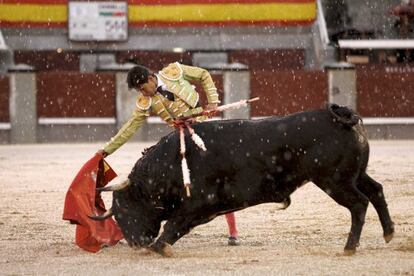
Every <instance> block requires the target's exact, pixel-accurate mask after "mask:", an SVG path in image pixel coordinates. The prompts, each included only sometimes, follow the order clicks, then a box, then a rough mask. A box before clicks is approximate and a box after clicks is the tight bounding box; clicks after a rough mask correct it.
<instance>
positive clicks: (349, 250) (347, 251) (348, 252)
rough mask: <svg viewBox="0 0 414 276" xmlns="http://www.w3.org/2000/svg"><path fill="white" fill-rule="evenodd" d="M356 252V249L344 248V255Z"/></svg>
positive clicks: (351, 254)
mask: <svg viewBox="0 0 414 276" xmlns="http://www.w3.org/2000/svg"><path fill="white" fill-rule="evenodd" d="M355 253H356V249H344V256H353V255H355Z"/></svg>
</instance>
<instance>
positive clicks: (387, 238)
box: [384, 232, 394, 243]
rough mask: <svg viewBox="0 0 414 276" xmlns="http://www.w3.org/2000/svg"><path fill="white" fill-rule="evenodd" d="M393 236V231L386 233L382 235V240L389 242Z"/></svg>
mask: <svg viewBox="0 0 414 276" xmlns="http://www.w3.org/2000/svg"><path fill="white" fill-rule="evenodd" d="M393 237H394V232H393V233H391V234H388V235H384V240H385V242H386V243H389V242H390V241H391V240H392V238H393Z"/></svg>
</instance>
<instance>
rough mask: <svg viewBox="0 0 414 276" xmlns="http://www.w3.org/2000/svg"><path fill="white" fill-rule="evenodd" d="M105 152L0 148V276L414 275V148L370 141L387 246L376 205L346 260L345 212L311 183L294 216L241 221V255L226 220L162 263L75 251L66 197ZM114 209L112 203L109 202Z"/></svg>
mask: <svg viewBox="0 0 414 276" xmlns="http://www.w3.org/2000/svg"><path fill="white" fill-rule="evenodd" d="M151 144H152V143H128V144H127V145H125V146H124V147H123V148H121V149H120V150H118V151H117V152H116V153H114V154H113V155H112V156H110V157H109V158H108V162H109V163H110V164H111V165H112V167H113V168H114V169H115V171H117V172H118V174H119V177H118V178H117V179H116V180H114V181H115V182H118V181H121V180H122V179H125V178H126V176H127V175H128V173H129V171H130V170H131V168H132V166H133V164H134V163H135V161H136V160H137V159H138V157H139V156H140V155H141V152H142V150H143V149H144V148H145V147H148V146H149V145H151ZM100 146H101V144H52V145H50V144H39V145H1V146H0V188H1V200H0V264H1V270H0V274H1V275H16V274H18V275H22V274H24V275H33V274H36V275H45V274H47V275H58V274H59V275H143V273H145V275H235V274H236V275H351V274H352V275H374V274H375V275H414V141H371V159H370V163H369V166H368V173H369V174H370V175H371V176H372V177H373V178H374V179H376V180H377V181H379V182H380V183H382V184H383V186H384V192H385V196H386V199H387V201H388V205H389V210H390V213H391V216H392V219H393V220H394V222H395V225H396V234H395V237H394V239H393V240H392V241H391V242H390V243H388V244H386V243H385V242H384V240H383V238H382V229H381V226H380V223H379V220H378V217H377V214H376V213H375V210H374V208H373V207H372V205H370V206H369V208H368V212H367V217H366V222H365V226H364V229H363V232H362V236H361V242H360V247H359V248H358V251H357V253H356V254H355V255H354V256H351V257H348V256H344V255H343V253H342V252H343V247H344V245H345V242H346V238H347V235H348V231H349V229H350V224H351V222H350V214H349V212H348V211H347V210H346V209H345V208H343V207H341V206H339V205H338V204H336V203H335V202H334V201H333V200H332V199H330V198H329V197H328V195H326V194H325V193H324V192H322V191H321V190H319V189H318V188H317V187H316V186H315V185H313V184H312V183H309V184H307V185H306V186H304V187H302V188H300V189H298V190H297V191H296V192H295V193H293V194H292V204H291V206H290V207H289V208H288V209H286V210H284V211H278V210H276V207H277V206H276V205H275V204H263V205H259V206H255V207H250V208H248V209H245V210H242V211H240V212H237V213H236V217H237V222H238V228H239V232H240V236H241V240H242V245H240V246H238V247H228V246H227V226H226V223H225V219H224V217H218V218H216V219H215V220H214V221H212V222H210V223H208V224H205V225H201V226H199V227H196V228H195V229H194V230H193V231H192V232H191V233H190V234H188V235H186V236H185V237H183V238H182V239H180V240H179V241H178V242H177V243H176V244H175V245H174V246H173V250H174V257H172V258H163V257H161V256H159V255H156V254H153V253H148V252H147V251H145V250H135V249H132V248H130V247H129V246H128V245H127V244H126V243H125V242H122V243H121V244H118V245H116V246H114V247H110V248H104V249H103V250H101V251H100V252H99V253H96V254H93V253H88V252H86V251H83V250H82V249H80V248H78V247H77V246H76V245H75V244H74V237H75V226H74V225H70V224H69V223H68V222H66V221H63V220H62V219H61V217H62V209H63V203H64V198H65V194H66V190H67V188H68V186H69V185H70V183H71V181H72V179H73V177H74V176H75V175H76V173H77V172H78V170H79V169H80V167H81V166H82V165H83V163H84V162H85V161H87V160H88V159H89V158H90V157H91V156H92V155H93V154H94V152H95V151H96V150H97V149H98V148H99V147H100ZM104 199H105V202H106V203H107V206H108V205H109V206H110V200H111V196H110V194H107V195H106V196H105V198H104Z"/></svg>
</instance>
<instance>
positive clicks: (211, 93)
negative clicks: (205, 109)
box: [180, 64, 220, 103]
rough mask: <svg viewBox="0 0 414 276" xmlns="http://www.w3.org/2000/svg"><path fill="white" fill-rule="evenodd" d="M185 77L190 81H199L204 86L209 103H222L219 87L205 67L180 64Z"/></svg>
mask: <svg viewBox="0 0 414 276" xmlns="http://www.w3.org/2000/svg"><path fill="white" fill-rule="evenodd" d="M180 66H181V68H182V69H183V75H184V78H185V79H187V80H189V81H198V82H200V83H201V85H202V86H203V89H204V92H205V93H206V96H207V101H208V103H220V100H219V96H218V93H217V88H216V86H215V85H214V82H213V79H212V78H211V75H210V73H209V72H208V71H207V70H206V69H203V68H200V67H195V66H188V65H183V64H180Z"/></svg>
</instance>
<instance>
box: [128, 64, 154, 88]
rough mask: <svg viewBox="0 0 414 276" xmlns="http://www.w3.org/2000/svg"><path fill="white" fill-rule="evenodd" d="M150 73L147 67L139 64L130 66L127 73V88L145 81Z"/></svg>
mask: <svg viewBox="0 0 414 276" xmlns="http://www.w3.org/2000/svg"><path fill="white" fill-rule="evenodd" d="M151 75H152V72H151V71H150V70H149V69H148V68H147V67H144V66H141V65H137V66H134V67H132V68H131V69H130V70H129V72H128V75H127V83H128V88H129V89H131V88H135V87H137V86H138V85H140V84H142V83H146V82H147V81H148V77H149V76H151Z"/></svg>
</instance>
